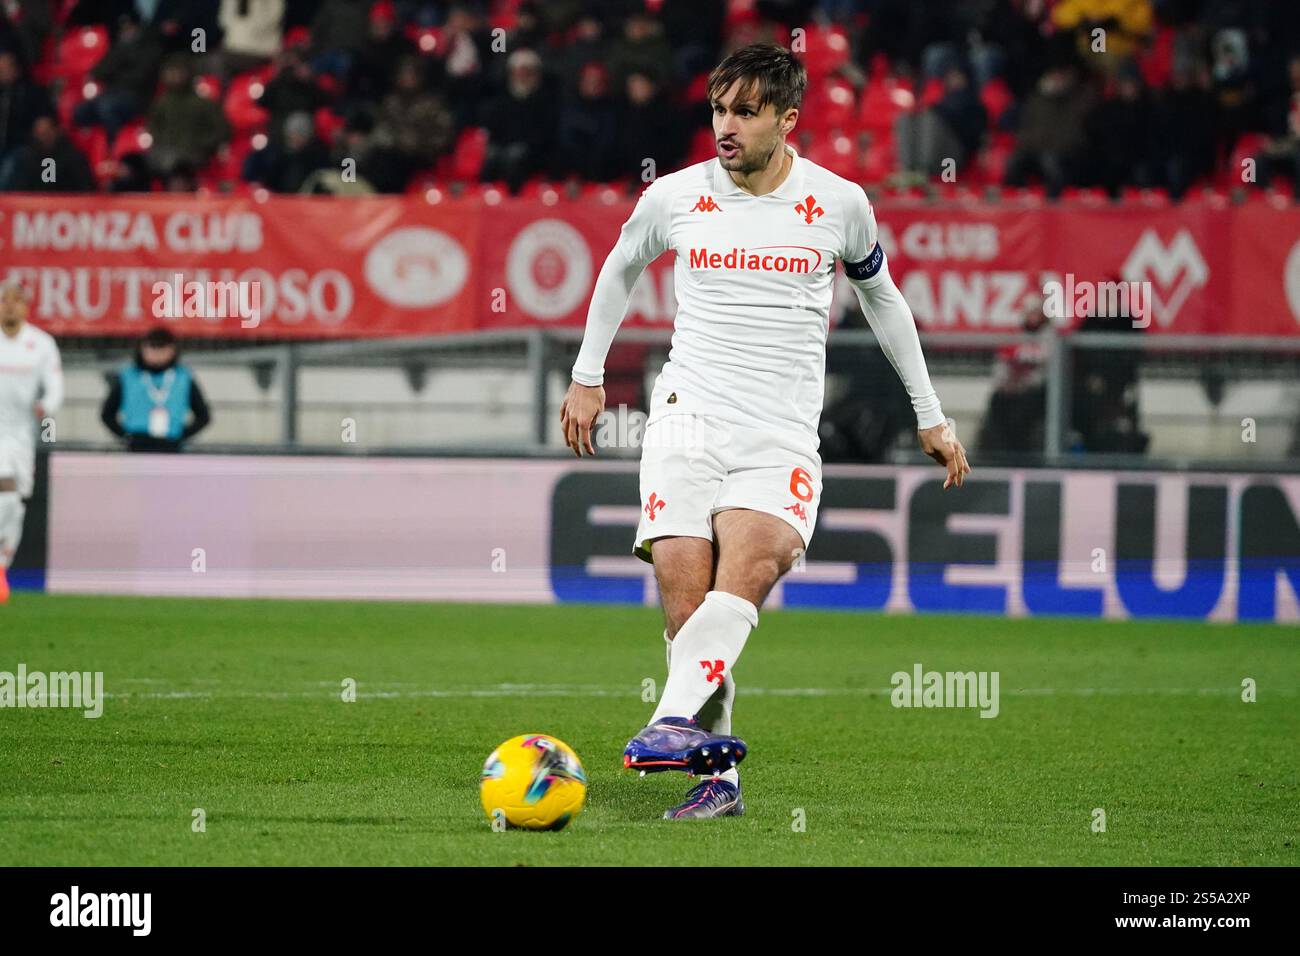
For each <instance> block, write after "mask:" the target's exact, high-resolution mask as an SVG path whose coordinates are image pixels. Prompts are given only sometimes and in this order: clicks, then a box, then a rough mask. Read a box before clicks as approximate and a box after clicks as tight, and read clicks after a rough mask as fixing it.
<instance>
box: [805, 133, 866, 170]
mask: <svg viewBox="0 0 1300 956" xmlns="http://www.w3.org/2000/svg"><path fill="white" fill-rule="evenodd" d="M807 156H808V159H810V160H811V161H812V162H814V163H816V164H817V165H819V166H824V167H826V168H827V169H829V170H830V171H831V172H833V173H834V174H835V175H837V176H843V177H844V178H845V179H854V178H855V177H856V174H857V168H858V165H859V160H858V151H857V148H856V146H855V145H854V142H853V139H852V137H850V136H848V135H846V134H844V133H833V134H830V135H828V136H822V137H818V138H817V139H815V140H813V142H812V144H811V146H810V148H809V149H808V152H807Z"/></svg>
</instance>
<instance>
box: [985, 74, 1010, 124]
mask: <svg viewBox="0 0 1300 956" xmlns="http://www.w3.org/2000/svg"><path fill="white" fill-rule="evenodd" d="M1015 101H1016V98H1015V96H1014V95H1012V93H1011V87H1009V86H1007V81H1006V80H1004V79H1002V77H1000V76H995V77H994V78H993V79H991V80H989V81H988V82H987V83H985V84H984V85H983V86H982V87H981V88H980V102H981V103H983V104H984V109H985V110H986V111H987V112H988V114H989V129H997V128H998V125H999V123H1000V122H1001V120H1002V114H1003V113H1005V112H1006V111H1007V110H1008V109H1009V108H1010V107H1011V104H1013V103H1014V102H1015Z"/></svg>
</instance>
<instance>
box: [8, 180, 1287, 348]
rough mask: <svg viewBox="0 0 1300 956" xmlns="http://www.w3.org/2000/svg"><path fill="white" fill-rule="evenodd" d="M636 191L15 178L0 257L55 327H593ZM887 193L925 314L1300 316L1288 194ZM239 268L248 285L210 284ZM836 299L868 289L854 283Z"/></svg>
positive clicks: (1269, 325)
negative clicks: (1101, 199) (1054, 298)
mask: <svg viewBox="0 0 1300 956" xmlns="http://www.w3.org/2000/svg"><path fill="white" fill-rule="evenodd" d="M631 208H632V201H631V200H624V201H620V202H617V203H604V202H599V201H596V200H593V199H584V200H580V201H566V200H562V201H560V202H558V203H554V204H548V203H545V202H543V201H541V200H524V199H519V200H511V199H505V200H503V201H502V202H499V203H495V204H491V203H487V202H485V201H484V200H483V199H481V198H478V197H475V198H465V199H446V200H443V201H441V202H437V203H430V202H427V201H425V199H424V198H423V197H415V196H394V197H375V198H358V199H329V198H321V197H299V196H281V197H276V196H273V197H270V198H268V199H266V200H265V201H261V202H259V201H256V200H254V199H251V198H228V199H227V198H203V199H200V198H195V197H192V196H184V197H172V196H134V197H120V198H119V197H106V196H28V195H12V194H10V195H2V196H0V275H4V276H5V277H7V278H17V279H18V280H19V281H21V282H23V283H24V285H26V286H27V287H28V288H29V289H30V290H31V292H32V293H33V296H34V308H33V314H32V318H33V320H34V321H35V322H36V324H37V325H39V326H41V327H43V328H45V329H47V330H49V331H51V332H53V333H55V334H59V335H135V334H139V333H140V332H142V331H143V330H145V329H146V328H149V327H151V326H153V325H156V324H159V323H164V324H171V325H173V326H174V327H175V328H176V329H177V331H178V332H180V333H182V334H184V335H187V336H195V335H198V336H221V337H229V338H249V339H261V338H345V337H374V336H387V335H430V334H437V333H443V332H459V331H466V330H472V329H481V328H497V327H528V326H534V325H546V326H555V325H579V326H580V325H581V324H582V323H583V321H584V320H585V318H586V308H587V302H588V299H589V298H590V294H591V287H592V284H593V283H594V282H595V277H596V274H597V272H598V271H599V269H600V265H601V262H602V261H603V258H604V255H605V253H606V251H607V250H608V249H609V247H610V245H611V244H612V243H613V242H614V241H615V239H616V238H617V237H618V232H619V227H620V226H621V225H622V223H623V221H624V220H625V219H626V218H627V216H628V214H629V213H630V211H631ZM876 214H877V219H878V220H879V222H880V227H881V230H880V239H881V243H882V245H883V246H884V248H885V251H886V252H887V254H888V256H889V262H890V268H891V271H892V273H893V275H894V278H895V280H896V281H897V282H898V284H899V286H900V288H901V289H902V290H903V294H904V295H905V296H906V298H907V300H908V302H909V303H910V304H911V306H912V310H913V311H914V312H915V314H916V317H917V321H918V322H919V323H920V324H921V326H922V327H923V328H924V329H927V330H931V331H935V332H942V331H946V330H951V331H964V332H970V331H1009V330H1014V329H1016V328H1018V327H1019V325H1020V323H1021V319H1022V316H1023V313H1024V310H1025V309H1026V308H1027V307H1028V306H1029V305H1030V304H1031V303H1032V302H1034V301H1036V298H1037V297H1038V296H1042V295H1043V294H1044V292H1045V290H1048V291H1050V290H1052V289H1053V288H1054V284H1059V285H1057V286H1055V288H1057V289H1061V290H1065V292H1064V294H1065V296H1066V297H1067V298H1068V299H1069V301H1067V302H1066V306H1067V309H1069V311H1067V313H1066V314H1067V315H1070V314H1075V311H1076V310H1074V309H1071V308H1070V306H1071V305H1072V304H1074V302H1075V300H1074V299H1073V298H1069V297H1070V296H1072V295H1073V294H1074V293H1075V291H1076V290H1085V289H1087V288H1088V287H1089V286H1090V285H1096V284H1100V283H1108V282H1120V281H1122V282H1124V283H1140V284H1142V285H1143V289H1144V296H1145V298H1144V300H1143V301H1144V303H1145V313H1144V314H1145V317H1146V321H1148V322H1149V323H1150V324H1149V331H1151V332H1168V333H1203V334H1220V335H1226V334H1231V335H1281V336H1294V335H1300V211H1297V210H1293V209H1277V208H1274V207H1272V206H1270V205H1268V204H1265V203H1252V204H1249V205H1246V206H1239V207H1230V206H1220V205H1214V204H1210V203H1199V202H1198V203H1186V204H1183V205H1181V206H1175V207H1169V208H1148V207H1144V206H1127V207H1113V206H1106V207H1096V208H1094V207H1081V206H1064V205H1063V206H1053V207H1047V208H1029V209H1026V208H1016V207H1015V206H1012V205H1004V206H999V205H978V206H945V207H935V206H919V205H913V204H907V203H897V202H896V203H889V202H882V203H880V204H879V205H877V207H876ZM672 266H673V260H672V257H671V256H664V257H662V258H661V259H659V261H657V262H656V263H654V265H652V266H651V268H650V269H649V270H648V273H647V275H646V276H645V277H643V279H642V281H641V282H640V283H639V285H638V287H637V289H636V292H635V293H634V296H633V301H632V303H631V307H630V310H629V312H630V314H629V320H628V321H629V324H632V325H643V326H644V325H649V326H660V327H666V326H668V325H669V324H671V322H672V317H673V313H674V310H675V308H676V304H675V301H674V297H673V290H672ZM227 283H233V285H232V286H230V289H232V290H234V289H238V290H239V291H240V292H241V293H243V294H245V300H239V299H233V300H220V301H218V300H217V298H216V296H215V292H214V290H216V289H217V288H218V287H220V286H222V285H223V284H227ZM250 290H251V291H250ZM254 292H255V294H253V293H254ZM232 294H233V293H232ZM232 302H233V303H234V305H232ZM837 303H838V304H839V305H841V306H844V307H856V306H855V305H854V304H853V300H852V297H851V295H848V294H847V293H846V290H845V289H843V288H841V289H840V291H839V294H838V295H837ZM1078 303H1079V305H1080V309H1081V310H1085V311H1086V304H1085V300H1083V299H1079V300H1078ZM220 306H225V308H221V307H220Z"/></svg>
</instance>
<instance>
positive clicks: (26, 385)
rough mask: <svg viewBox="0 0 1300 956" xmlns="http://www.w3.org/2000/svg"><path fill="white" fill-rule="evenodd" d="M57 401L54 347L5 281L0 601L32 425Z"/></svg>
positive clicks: (1, 299)
mask: <svg viewBox="0 0 1300 956" xmlns="http://www.w3.org/2000/svg"><path fill="white" fill-rule="evenodd" d="M38 399H39V400H38ZM61 404H63V371H62V368H61V365H60V362H59V347H58V346H57V345H55V344H54V338H53V337H52V336H51V335H49V334H48V333H46V332H43V331H41V330H40V329H38V328H36V327H35V326H34V325H29V324H28V322H27V293H26V292H25V291H24V290H23V288H22V287H21V286H20V285H18V284H17V283H16V282H10V283H6V284H5V285H2V286H0V604H3V603H5V602H6V601H8V600H9V580H8V577H7V575H6V573H5V572H6V569H7V568H8V567H9V565H10V564H12V563H13V560H14V555H15V554H17V553H18V542H19V541H20V540H21V539H22V536H23V517H24V516H25V515H26V513H27V505H26V500H27V499H28V498H30V497H31V496H32V484H33V481H34V480H35V474H36V430H37V427H38V425H39V423H40V422H41V421H42V420H43V419H44V418H45V417H46V416H47V415H53V414H54V413H55V412H57V411H58V410H59V406H60V405H61Z"/></svg>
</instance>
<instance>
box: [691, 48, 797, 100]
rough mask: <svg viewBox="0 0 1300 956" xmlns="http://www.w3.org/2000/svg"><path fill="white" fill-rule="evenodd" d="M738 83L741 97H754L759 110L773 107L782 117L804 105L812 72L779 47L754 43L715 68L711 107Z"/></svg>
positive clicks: (711, 87) (710, 81) (710, 76)
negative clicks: (769, 104)
mask: <svg viewBox="0 0 1300 956" xmlns="http://www.w3.org/2000/svg"><path fill="white" fill-rule="evenodd" d="M736 82H739V83H740V87H739V90H740V95H741V96H745V95H752V96H753V97H754V99H755V100H756V101H757V102H756V103H755V106H756V108H757V109H759V110H761V109H762V108H763V107H764V106H766V105H767V104H768V103H771V104H772V106H773V107H774V108H775V110H776V112H777V115H778V116H779V115H780V114H782V113H784V112H785V111H786V110H790V109H795V108H797V107H798V106H799V105H800V104H801V103H802V102H803V94H804V90H806V89H807V88H808V71H807V70H805V69H804V66H803V64H802V63H800V62H799V61H798V59H796V58H795V55H794V54H793V53H791V52H790V51H789V50H787V49H785V48H784V47H779V46H777V45H776V44H775V43H751V44H750V45H749V46H746V47H741V48H740V49H739V50H736V51H735V52H734V53H732V54H730V55H729V56H728V57H727V58H726V59H725V60H723V61H722V62H721V63H719V64H718V65H717V66H716V67H714V68H713V72H712V73H710V74H709V86H708V99H709V104H710V105H712V103H713V101H714V99H716V98H717V97H719V96H721V95H722V94H723V93H725V92H726V91H727V90H728V89H730V88H731V85H732V84H733V83H736Z"/></svg>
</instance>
